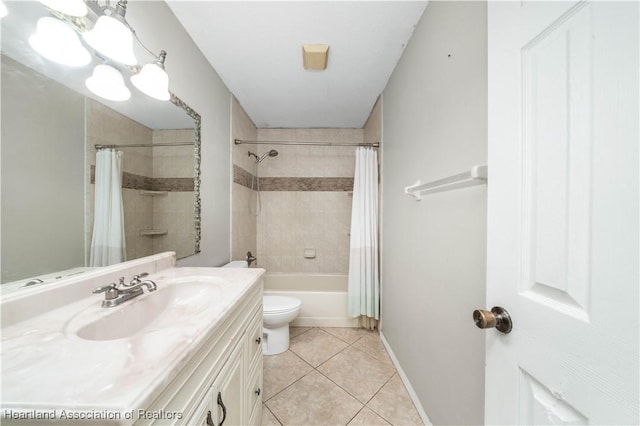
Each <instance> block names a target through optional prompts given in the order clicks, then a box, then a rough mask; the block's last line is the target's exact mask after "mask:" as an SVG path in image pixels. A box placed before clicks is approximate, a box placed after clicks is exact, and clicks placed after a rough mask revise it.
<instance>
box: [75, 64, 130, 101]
mask: <svg viewBox="0 0 640 426" xmlns="http://www.w3.org/2000/svg"><path fill="white" fill-rule="evenodd" d="M86 85H87V88H88V89H89V90H91V92H92V93H94V94H96V95H98V96H100V97H101V98H104V99H107V100H109V101H126V100H127V99H129V98H130V97H131V91H130V90H129V89H128V88H127V86H125V85H124V79H123V78H122V74H120V71H118V70H117V69H115V68H114V67H112V66H110V65H106V64H100V65H98V66H96V67H95V69H94V70H93V75H92V76H91V77H89V78H88V79H87V81H86Z"/></svg>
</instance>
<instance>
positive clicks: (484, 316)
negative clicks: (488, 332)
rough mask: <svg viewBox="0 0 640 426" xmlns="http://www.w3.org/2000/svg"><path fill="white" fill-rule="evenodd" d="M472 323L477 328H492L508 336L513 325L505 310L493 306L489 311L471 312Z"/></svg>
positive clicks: (477, 310)
mask: <svg viewBox="0 0 640 426" xmlns="http://www.w3.org/2000/svg"><path fill="white" fill-rule="evenodd" d="M473 321H474V322H475V323H476V326H477V327H478V328H483V329H485V328H494V327H495V329H496V330H498V331H499V332H501V333H504V334H509V332H511V328H512V327H513V323H512V322H511V317H510V316H509V312H507V310H506V309H504V308H501V307H500V306H494V307H493V308H491V311H485V310H482V309H476V310H475V311H473Z"/></svg>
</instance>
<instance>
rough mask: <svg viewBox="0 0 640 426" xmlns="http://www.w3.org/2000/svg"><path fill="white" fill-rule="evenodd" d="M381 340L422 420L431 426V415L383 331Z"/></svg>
mask: <svg viewBox="0 0 640 426" xmlns="http://www.w3.org/2000/svg"><path fill="white" fill-rule="evenodd" d="M380 341H382V344H383V345H384V347H385V349H386V350H387V352H388V353H389V357H390V358H391V361H392V362H393V365H394V366H395V367H396V370H398V374H399V375H400V379H402V383H404V387H405V388H407V392H408V393H409V396H410V397H411V400H412V401H413V404H414V405H415V406H416V410H418V414H419V415H420V417H421V418H422V421H423V422H424V424H425V425H426V426H431V425H432V423H431V420H429V416H427V413H426V411H424V408H423V407H422V404H421V403H420V400H419V399H418V395H416V392H415V391H414V390H413V387H412V386H411V382H410V381H409V378H408V377H407V375H406V374H405V373H404V370H403V369H402V367H401V366H400V362H398V358H396V355H395V354H394V353H393V350H392V349H391V346H389V342H387V339H385V338H384V334H383V333H382V332H380Z"/></svg>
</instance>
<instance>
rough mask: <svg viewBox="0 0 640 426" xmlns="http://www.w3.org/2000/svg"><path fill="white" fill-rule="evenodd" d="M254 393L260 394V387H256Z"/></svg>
mask: <svg viewBox="0 0 640 426" xmlns="http://www.w3.org/2000/svg"><path fill="white" fill-rule="evenodd" d="M255 393H256V395H257V396H260V388H258V389H256V392H255Z"/></svg>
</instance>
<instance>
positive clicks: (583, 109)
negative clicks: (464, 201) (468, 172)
mask: <svg viewBox="0 0 640 426" xmlns="http://www.w3.org/2000/svg"><path fill="white" fill-rule="evenodd" d="M638 12H639V10H638V3H637V2H588V1H583V2H531V1H523V2H489V5H488V19H489V22H488V30H489V38H488V41H489V62H488V64H489V82H488V85H489V87H488V89H489V114H488V116H489V165H490V185H489V189H488V252H487V256H488V264H487V303H488V305H489V307H491V306H502V307H504V308H506V309H507V310H508V311H509V313H510V314H511V318H512V320H513V330H512V331H511V333H510V334H508V335H500V334H499V333H497V332H495V331H490V332H489V333H488V335H487V354H486V355H487V356H486V359H487V367H486V407H485V420H486V422H487V423H489V424H500V423H501V424H516V423H519V424H551V423H554V424H555V423H559V424H625V423H626V424H638V423H639V421H640V418H639V417H640V415H639V407H638V405H639V404H638V400H639V398H640V393H639V390H638V388H639V384H638V382H639V370H638V359H639V356H640V355H639V350H638V340H639V338H638V334H639V327H638V312H639V306H638V305H639V303H638V299H639V293H638V287H639V284H638V281H639V278H638V275H639V274H638V257H639V251H638V231H639V229H638V217H639V209H638V191H639V187H638V178H639V175H638V144H639V143H638V140H639V137H640V136H639V132H638V114H639V109H638V89H639V88H638V80H639V75H638V49H639V46H640V44H639V43H638V31H639V29H638V28H639V26H638Z"/></svg>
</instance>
